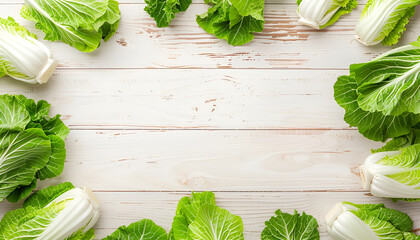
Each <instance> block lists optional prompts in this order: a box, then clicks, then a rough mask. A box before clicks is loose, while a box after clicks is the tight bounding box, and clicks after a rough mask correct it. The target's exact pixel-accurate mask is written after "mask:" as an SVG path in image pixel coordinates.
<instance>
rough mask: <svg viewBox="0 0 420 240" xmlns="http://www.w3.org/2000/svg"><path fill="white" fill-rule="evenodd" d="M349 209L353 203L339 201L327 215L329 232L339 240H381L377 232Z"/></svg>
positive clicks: (352, 208)
mask: <svg viewBox="0 0 420 240" xmlns="http://www.w3.org/2000/svg"><path fill="white" fill-rule="evenodd" d="M349 210H355V208H354V207H353V206H351V205H347V204H344V203H337V204H336V205H335V206H334V208H333V209H331V211H330V212H329V213H328V214H327V216H326V217H325V221H326V223H327V230H328V233H329V234H330V235H331V237H332V238H334V239H337V240H361V239H363V240H379V237H378V236H377V235H376V234H375V232H374V231H373V230H372V229H371V228H370V227H369V226H368V225H367V224H366V223H365V222H363V221H362V220H361V219H360V218H358V217H357V216H356V215H354V213H352V212H350V211H349Z"/></svg>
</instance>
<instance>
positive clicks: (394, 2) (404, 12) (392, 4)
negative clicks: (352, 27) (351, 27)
mask: <svg viewBox="0 0 420 240" xmlns="http://www.w3.org/2000/svg"><path fill="white" fill-rule="evenodd" d="M418 4H420V0H368V2H367V4H366V6H365V8H364V9H363V12H362V16H361V17H360V20H359V23H358V24H357V26H356V34H357V35H356V39H357V40H358V41H359V42H361V43H362V44H364V45H367V46H370V45H376V44H378V43H381V42H382V44H383V45H394V44H396V43H398V40H399V39H400V38H401V35H402V34H403V33H404V31H405V30H406V29H405V26H406V25H407V24H408V22H409V20H410V18H411V17H412V16H413V14H414V11H415V7H416V6H417V5H418Z"/></svg>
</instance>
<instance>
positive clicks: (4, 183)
mask: <svg viewBox="0 0 420 240" xmlns="http://www.w3.org/2000/svg"><path fill="white" fill-rule="evenodd" d="M49 109H50V104H48V103H47V102H46V101H39V102H38V103H35V101H34V100H32V99H27V98H25V97H24V96H22V95H19V96H10V95H1V96H0V156H1V157H0V201H3V200H4V198H7V199H8V200H9V201H11V202H17V201H19V200H22V199H23V198H25V197H27V196H28V195H29V194H30V193H31V192H32V190H33V189H35V187H36V183H37V179H41V180H44V179H47V178H53V177H56V176H58V175H60V174H61V172H62V171H63V167H64V160H65V158H66V149H65V143H64V139H65V138H66V137H67V135H68V133H69V129H68V128H67V127H66V126H65V125H64V123H63V122H62V121H61V120H60V116H59V115H57V116H56V117H54V118H50V117H49V116H48V112H49Z"/></svg>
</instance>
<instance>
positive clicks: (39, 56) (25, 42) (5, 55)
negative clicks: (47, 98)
mask: <svg viewBox="0 0 420 240" xmlns="http://www.w3.org/2000/svg"><path fill="white" fill-rule="evenodd" d="M0 60H3V61H5V62H6V64H7V66H8V67H10V68H11V69H9V70H12V71H10V72H9V73H6V74H8V75H9V76H10V77H12V78H14V79H16V80H20V81H23V82H27V83H32V84H34V83H40V84H42V83H46V82H48V80H49V78H50V77H51V75H52V73H53V72H54V70H55V68H56V67H57V62H56V61H54V60H53V59H52V58H51V53H50V51H49V50H48V48H47V47H45V46H44V45H43V44H42V43H40V42H39V41H38V40H36V39H34V38H31V37H30V36H26V37H25V38H23V37H21V36H19V35H14V34H11V33H9V32H8V31H6V29H4V28H2V27H1V26H0ZM14 72H18V73H17V74H16V73H14Z"/></svg>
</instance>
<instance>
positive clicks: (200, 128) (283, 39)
mask: <svg viewBox="0 0 420 240" xmlns="http://www.w3.org/2000/svg"><path fill="white" fill-rule="evenodd" d="M120 2H121V7H120V9H121V12H122V20H121V25H120V28H119V29H118V32H117V34H116V35H115V36H114V37H113V38H112V39H111V40H110V41H109V42H106V43H103V44H102V46H101V47H100V48H99V49H98V50H96V51H94V52H93V53H81V52H78V51H77V50H75V49H74V48H71V47H69V46H67V45H65V44H63V43H60V42H45V41H44V43H45V44H46V45H47V46H49V47H50V48H51V50H52V52H53V55H54V57H55V58H56V59H57V60H58V61H59V68H58V69H57V71H56V72H55V74H54V76H53V77H52V79H51V80H50V82H49V83H48V84H46V85H27V84H24V83H20V82H17V81H15V80H12V79H8V78H4V79H1V80H0V93H1V94H5V93H9V94H24V95H25V96H27V97H30V98H34V99H37V100H40V99H45V100H48V101H49V102H50V103H51V104H52V114H61V115H62V118H63V120H64V121H65V123H66V124H67V125H68V126H70V128H71V129H72V131H71V133H70V135H69V137H68V139H67V145H66V148H67V153H68V154H67V155H68V157H67V160H66V164H65V169H64V172H63V174H62V175H61V176H60V177H57V178H55V179H50V180H47V181H43V182H40V183H39V188H42V187H46V186H49V185H51V184H58V183H60V182H64V181H71V182H72V183H74V184H75V185H76V186H89V187H91V188H92V189H93V190H94V192H95V194H96V195H97V197H98V198H99V200H100V201H101V203H102V218H101V219H100V221H99V222H98V224H97V226H96V233H97V234H96V235H97V238H98V239H100V238H102V237H105V236H106V235H108V234H110V233H111V232H113V231H114V230H115V229H116V228H117V227H118V226H120V225H123V224H130V223H132V222H135V221H138V220H140V219H143V218H150V219H152V220H154V221H155V222H156V223H157V224H159V225H161V226H162V227H164V228H165V229H167V230H169V229H170V226H171V222H172V217H173V215H174V212H175V209H176V204H177V201H178V200H179V199H180V198H181V197H183V196H186V195H188V194H189V193H190V192H191V191H214V192H215V193H216V199H217V202H218V204H219V205H220V206H221V207H223V208H226V209H228V210H230V211H231V212H232V213H234V214H237V215H239V216H241V217H242V219H243V221H244V225H245V236H246V239H249V240H257V239H259V236H260V233H261V230H262V229H263V227H264V222H265V221H267V220H268V219H269V217H270V216H272V215H274V212H275V211H276V210H277V209H282V210H283V211H285V212H292V211H293V210H294V209H296V210H298V211H300V212H302V211H306V212H307V213H308V214H312V215H314V216H315V217H316V218H317V219H318V222H319V224H320V232H321V239H323V240H327V239H331V238H329V237H328V235H327V233H326V228H325V223H324V220H323V218H324V216H325V214H326V213H327V212H328V210H329V209H330V208H332V207H333V206H334V204H335V203H337V202H340V201H352V202H356V203H373V202H375V203H377V202H385V203H386V204H387V206H389V207H394V208H396V209H399V210H402V211H404V212H407V213H408V214H410V216H411V217H412V218H413V219H414V220H415V221H416V223H415V228H416V229H419V227H420V205H419V204H418V203H404V202H398V203H392V202H390V201H388V200H383V199H379V198H376V197H372V196H370V194H369V193H368V192H366V191H364V190H363V189H362V187H361V184H360V180H359V174H358V169H357V167H358V166H359V165H360V164H361V163H362V162H363V161H364V159H365V158H366V157H367V156H368V155H369V154H370V149H372V148H377V147H380V146H381V145H382V144H381V143H375V142H372V141H369V140H367V139H365V138H364V137H363V136H361V135H360V134H359V133H358V131H357V130H356V129H352V128H349V127H348V125H347V124H346V123H345V122H344V121H343V114H344V112H343V110H342V109H341V108H340V107H339V106H338V105H337V104H336V102H335V101H334V96H333V95H334V92H333V85H334V82H335V81H336V79H337V77H338V76H340V75H343V74H346V73H347V72H348V67H349V64H352V63H356V62H365V61H369V60H370V59H372V58H373V57H374V56H377V55H378V54H380V53H382V52H383V51H386V50H387V49H391V47H383V46H375V47H364V46H361V45H360V44H359V43H357V42H356V41H355V40H354V26H355V24H356V23H357V20H358V18H359V15H360V12H361V10H362V8H363V6H364V4H365V2H366V1H361V2H360V6H359V7H358V9H357V10H355V11H354V12H353V13H351V14H349V15H346V16H343V17H342V18H341V19H340V20H339V21H338V22H337V23H336V24H335V25H333V26H332V27H329V28H327V29H324V30H321V31H316V30H313V29H310V28H308V27H305V26H302V25H299V24H298V23H297V20H298V18H297V16H296V4H295V1H294V0H268V1H266V11H265V16H266V21H267V22H266V25H265V29H264V32H262V33H258V34H256V36H255V40H254V41H253V42H251V43H249V44H246V45H244V46H239V47H233V46H229V45H228V44H227V43H226V42H225V41H223V40H219V39H217V38H215V37H214V36H212V35H209V34H207V33H205V32H204V31H203V30H202V29H201V28H200V27H199V26H198V25H197V23H196V22H195V16H196V14H200V13H202V12H204V11H205V10H206V9H207V7H208V6H206V5H205V4H203V3H202V1H200V0H194V1H193V4H192V5H191V7H190V9H189V10H188V11H187V12H186V13H182V14H178V16H177V18H176V19H175V20H174V21H173V24H172V25H171V27H169V28H164V29H159V28H157V27H156V26H155V24H154V22H153V20H152V19H151V18H150V17H149V16H148V15H147V13H145V12H144V11H143V8H144V6H145V4H144V3H143V1H142V0H121V1H120ZM22 4H23V0H3V1H1V2H0V17H7V16H13V17H15V18H16V20H18V21H19V22H21V23H22V24H23V25H24V26H26V27H28V28H29V29H30V30H32V31H34V32H35V33H37V34H38V36H39V38H41V39H42V37H43V33H42V32H40V31H38V30H35V29H34V27H33V23H31V22H29V21H27V20H24V19H22V18H21V17H20V16H19V11H20V8H21V7H22ZM419 18H420V16H419V14H417V15H416V16H414V17H413V19H412V21H411V22H410V24H409V26H408V30H407V32H406V33H405V34H404V37H403V39H402V40H401V44H400V45H403V44H407V43H409V42H411V41H414V40H415V39H416V38H417V35H418V33H419V32H420V31H419V30H420V24H419V23H418V22H419ZM19 205H20V204H10V203H7V202H3V203H0V216H2V215H3V214H4V213H5V212H7V211H9V210H12V209H15V208H18V207H19Z"/></svg>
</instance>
